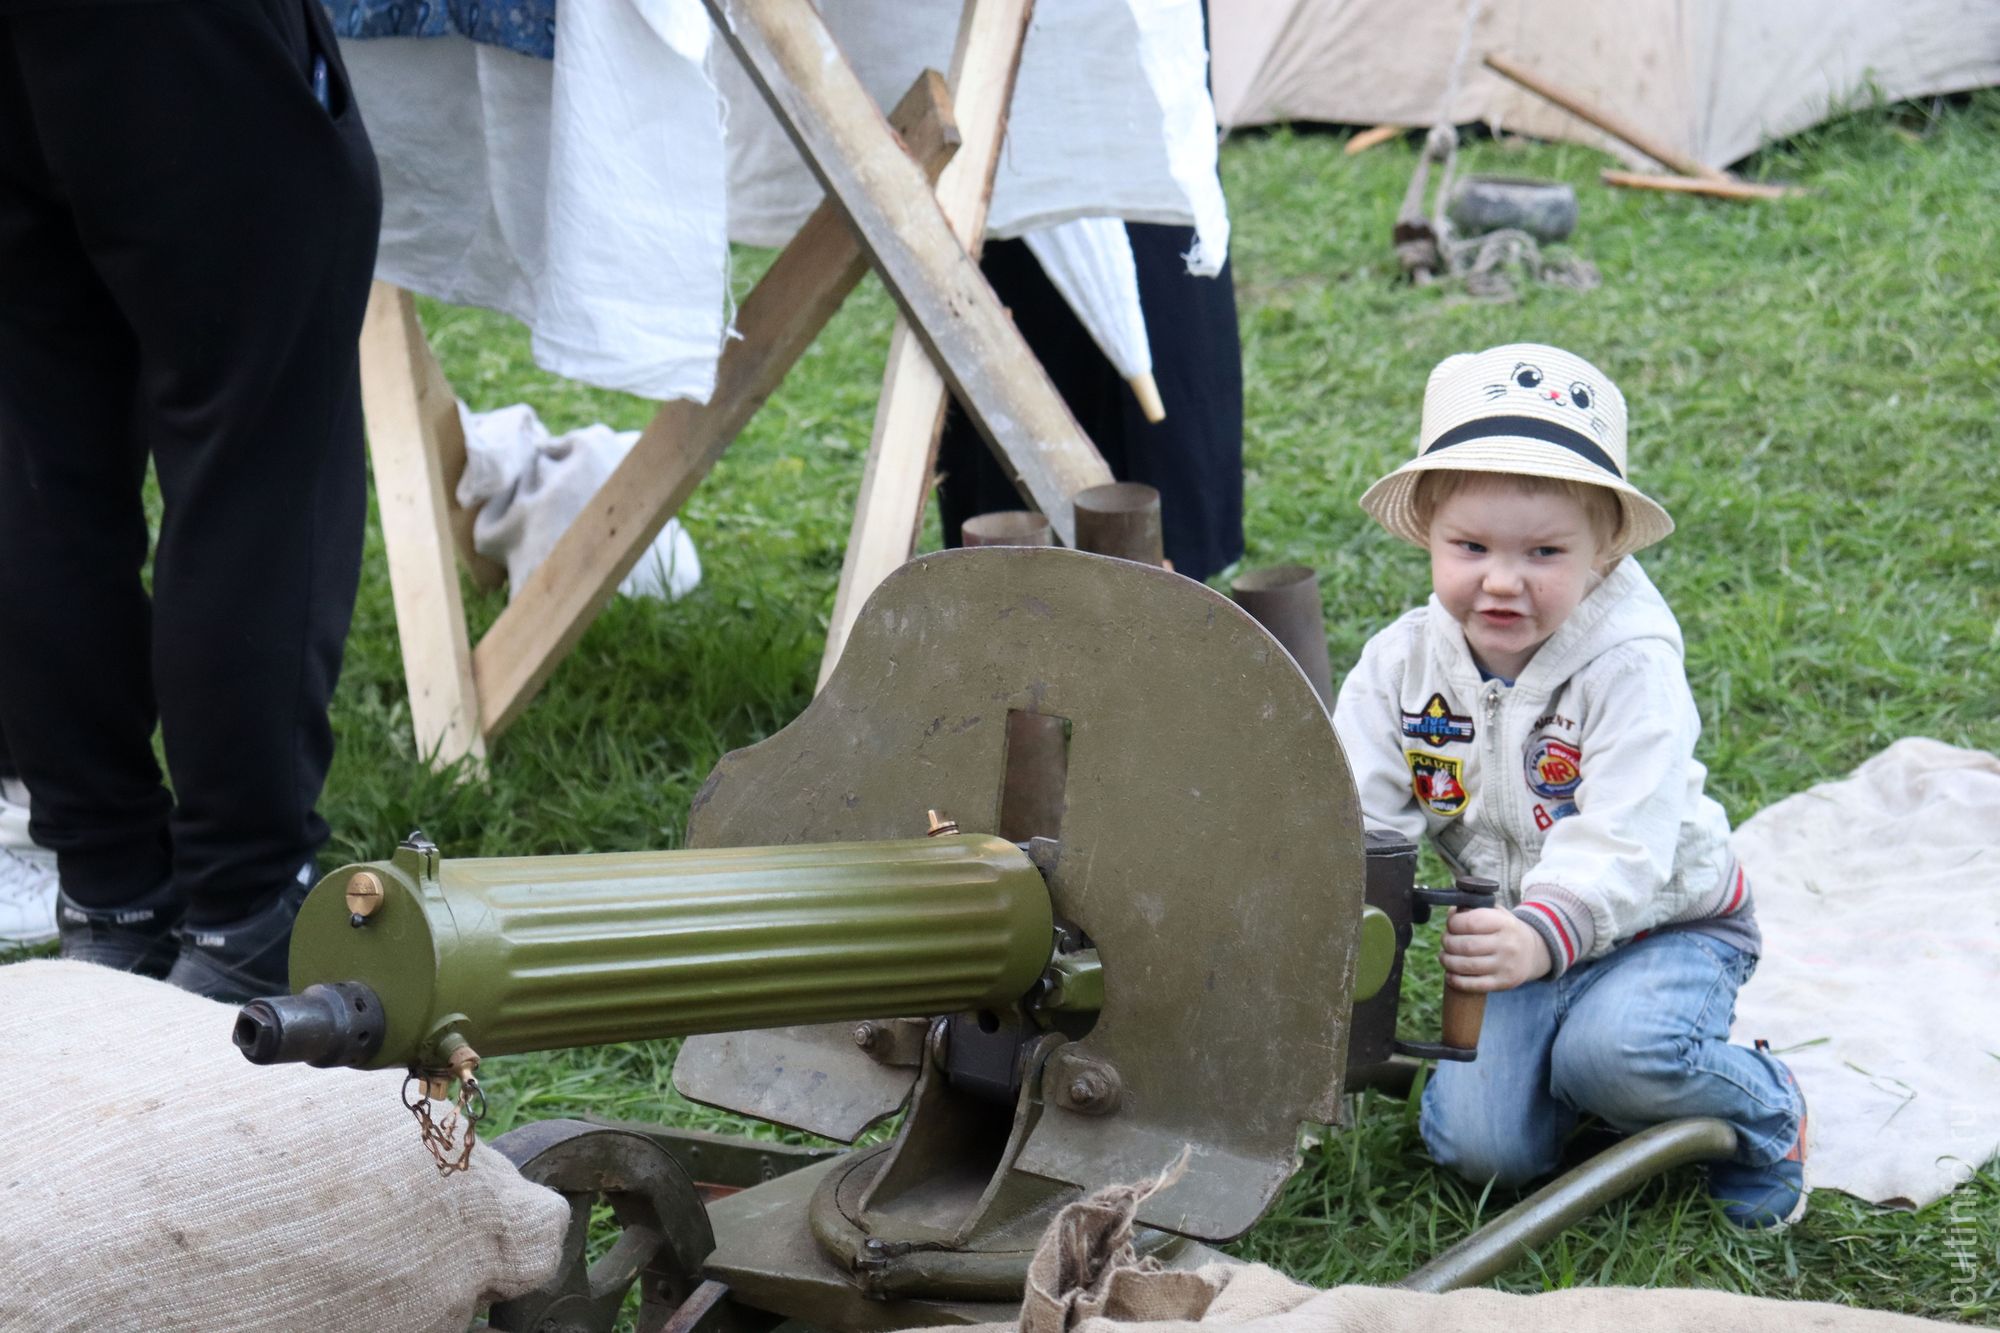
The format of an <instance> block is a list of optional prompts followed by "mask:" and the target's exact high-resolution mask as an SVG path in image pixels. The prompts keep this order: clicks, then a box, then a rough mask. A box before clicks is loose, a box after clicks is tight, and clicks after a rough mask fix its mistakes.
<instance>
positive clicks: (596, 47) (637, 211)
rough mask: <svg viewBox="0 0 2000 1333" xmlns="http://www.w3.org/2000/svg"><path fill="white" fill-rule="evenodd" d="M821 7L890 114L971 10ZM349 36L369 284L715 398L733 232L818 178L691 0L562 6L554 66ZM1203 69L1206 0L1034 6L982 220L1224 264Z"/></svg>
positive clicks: (797, 209) (563, 364) (445, 40)
mask: <svg viewBox="0 0 2000 1333" xmlns="http://www.w3.org/2000/svg"><path fill="white" fill-rule="evenodd" d="M823 10H824V12H825V16H826V19H827V22H828V26H829V27H830V28H831V29H832V30H833V32H834V35H835V37H836V38H837V39H838V40H839V41H840V42H841V44H842V47H843V49H844V50H845V51H846V52H847V54H848V57H849V59H850V60H851V61H852V62H853V63H854V65H855V67H856V70H857V72H858V74H859V75H860V77H861V79H862V80H863V82H864V83H865V84H866V85H867V86H868V88H869V89H870V91H871V92H873V93H874V94H875V96H876V97H877V99H878V100H880V101H882V102H884V103H885V104H893V102H894V101H895V99H897V98H899V97H900V96H901V95H902V94H903V92H904V91H905V90H906V89H907V88H908V87H909V85H910V84H911V82H913V81H914V80H915V78H916V76H917V74H918V73H919V72H920V71H921V70H922V69H923V68H925V67H926V66H928V67H931V68H936V69H940V70H944V69H948V68H949V65H950V61H951V52H952V46H953V43H954V40H955V38H956V35H957V28H958V18H959V12H960V0H826V3H825V4H824V5H823ZM341 52H342V55H343V57H344V58H345V60H346V62H347V66H348V69H349V72H350V73H351V75H352V77H353V81H354V84H355V91H356V100H357V101H358V103H359V105H360V107H361V110H362V114H363V116H364V117H365V118H366V122H367V125H368V130H369V134H370V136H371V138H372V139H373V140H374V143H375V150H376V155H377V157H378V159H379V160H380V161H381V164H382V178H383V197H384V209H383V226H382V245H381V251H380V256H379V258H378V261H377V268H376V272H377V276H379V277H381V278H383V279H384V280H386V281H389V282H393V283H396V284H397V285H398V286H402V287H406V288H409V289H410V290H412V291H417V292H421V293H424V294H426V295H429V296H434V297H437V298H439V299H441V300H445V301H450V302H453V303H454V304H464V305H479V306H486V307H489V308H492V309H496V310H501V311H504V312H506V313H507V314H510V315H513V316H514V317H515V318H517V319H520V320H522V321H523V322H524V323H526V324H527V325H529V327H530V328H531V329H532V330H533V335H534V355H535V359H536V362H537V363H538V364H539V365H541V366H542V367H543V368H544V369H547V370H550V371H553V372H555V373H556V374H560V375H563V376H566V377H568V378H572V379H577V380H581V381H583V382H585V383H588V384H595V385H598V386H601V387H604V388H610V389H618V390H622V391H625V392H629V393H635V394H640V395H642V396H644V397H647V398H654V399H668V398H689V399H694V400H696V401H706V400H707V398H708V396H709V394H710V393H711V392H712V390H713V388H714V375H715V361H716V358H717V356H718V355H719V354H720V351H721V347H722V343H723V339H724V336H725V333H726V319H727V313H728V312H727V274H728V242H729V240H730V239H731V238H734V239H736V240H738V241H742V242H745V243H749V244H761V245H777V244H782V243H783V242H784V241H785V240H787V239H789V237H790V235H791V233H792V232H793V231H794V230H796V229H797V227H798V225H799V224H800V223H801V222H803V221H804V219H805V217H806V216H807V215H808V214H809V213H810V212H811V211H812V209H813V207H814V206H815V205H816V204H817V202H818V199H819V190H818V186H817V185H816V183H815V182H814V181H813V179H812V177H811V176H810V174H809V173H808V172H807V170H806V167H805V165H804V163H803V162H802V161H801V160H800V159H799V157H798V154H797V151H796V150H795V149H794V148H793V147H792V145H791V142H790V140H789V139H787V138H786V137H785V136H784V133H783V131H782V130H781V129H780V128H779V126H778V124H777V122H776V120H775V119H774V118H773V117H772V116H771V114H770V112H769V110H768V109H767V108H766V107H765V105H764V102H763V98H762V97H761V96H760V95H759V94H758V93H757V92H756V91H755V89H754V88H753V87H752V85H751V84H750V81H749V77H748V75H746V74H745V73H744V71H743V70H742V68H741V66H740V65H739V64H738V63H737V61H736V59H735V56H734V55H733V54H732V53H731V52H730V51H729V50H728V47H727V45H726V43H723V42H721V41H719V40H717V39H716V38H715V35H714V34H713V32H712V30H711V27H710V24H709V19H708V16H707V12H706V11H705V10H704V9H703V7H702V5H701V4H700V2H699V0H596V2H594V3H589V4H571V5H567V6H564V7H563V8H562V9H561V10H560V15H559V19H558V25H557V29H556V42H555V59H554V60H553V61H552V62H545V61H538V60H534V59H531V58H530V57H527V56H522V55H517V54H514V53H512V52H508V51H504V50H500V49H498V48H495V47H490V46H482V45H475V44H474V43H472V42H470V41H468V40H466V39H465V38H462V37H430V38H375V39H366V40H344V41H343V42H342V43H341ZM1206 60H1207V58H1206V54H1205V52H1204V49H1203V45H1202V28H1201V8H1200V4H1199V0H1061V3H1047V4H1043V5H1041V6H1039V7H1038V9H1037V11H1036V17H1035V19H1034V21H1033V23H1032V25H1031V27H1030V30H1029V34H1028V39H1027V45H1026V47H1025V48H1024V51H1023V57H1022V62H1023V63H1022V67H1021V71H1020V76H1019V80H1018V82H1017V84H1016V89H1015V99H1014V110H1013V115H1012V117H1011V119H1010V122H1009V127H1010V128H1009V136H1008V139H1007V142H1006V145H1005V146H1004V148H1003V150H1002V156H1001V161H1000V165H999V170H998V174H997V178H996V181H995V185H994V196H993V205H992V208H991V210H990V211H989V214H988V229H989V232H990V233H991V234H993V235H998V236H1015V235H1019V234H1021V233H1022V232H1025V231H1027V230H1031V229H1034V228H1038V227H1043V226H1047V225H1050V224H1053V223H1057V222H1062V221H1066V220H1068V219H1072V218H1079V217H1090V216H1115V217H1122V218H1127V219H1130V220H1134V221H1141V222H1165V223H1185V224H1188V225H1189V226H1190V227H1192V228H1193V231H1194V235H1193V240H1192V242H1191V244H1190V247H1189V265H1190V268H1191V270H1192V271H1194V272H1197V273H1213V272H1215V271H1216V269H1218V268H1219V267H1220V266H1221V263H1222V261H1223V259H1224V257H1225V256H1226V254H1227V247H1228V237H1229V223H1228V217H1227V212H1226V210H1225V208H1224V205H1223V199H1222V187H1221V183H1220V181H1219V179H1218V178H1217V176H1216V171H1215V122H1214V111H1213V106H1212V104H1211V103H1210V101H1209V98H1208V90H1207V86H1206V83H1205V73H1206ZM718 90H719V91H718ZM725 124H726V143H725Z"/></svg>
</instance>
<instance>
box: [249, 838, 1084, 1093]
mask: <svg viewBox="0 0 2000 1333" xmlns="http://www.w3.org/2000/svg"><path fill="white" fill-rule="evenodd" d="M365 873H372V874H373V875H374V876H375V877H376V879H378V880H379V881H380V884H381V888H382V893H381V897H380V900H379V905H377V904H375V903H371V904H370V907H371V909H372V910H370V911H369V913H368V914H367V915H366V916H362V917H355V916H353V914H352V913H351V911H350V905H349V903H348V901H347V896H346V895H347V890H348V888H349V886H350V885H351V884H352V883H354V881H355V879H356V877H357V876H359V875H363V874H365ZM363 882H364V883H365V881H363ZM357 922H358V924H356V923H357ZM1052 929H1053V923H1052V920H1051V914H1050V906H1049V893H1048V888H1047V886H1046V884H1045V883H1044V882H1043V880H1042V876H1041V872H1040V871H1038V870H1037V869H1036V868H1035V867H1034V865H1033V863H1032V862H1030V861H1029V860H1028V858H1027V856H1026V855H1024V854H1023V853H1022V852H1021V850H1020V849H1019V848H1017V847H1015V846H1014V845H1013V844H1012V843H1009V842H1005V841H1002V840H1001V839H999V838H994V837H989V836H979V835H959V836H947V837H935V838H913V839H905V840H897V841H881V842H865V843H825V844H815V845H804V846H793V847H744V848H724V849H715V850H698V851H677V852H649V853H630V854H614V855H603V856H546V857H503V858H494V859H488V860H446V859H443V858H440V857H439V856H438V855H437V853H436V852H435V850H432V849H429V848H421V847H420V848H411V847H405V848H403V849H400V850H399V851H398V852H397V853H396V855H395V857H394V858H393V859H392V860H391V861H388V862H373V863H368V864H364V865H353V866H347V867H345V868H343V869H341V870H339V871H336V872H335V873H333V874H332V875H329V876H328V877H327V878H326V879H325V880H323V881H321V883H320V884H319V886H318V887H316V888H315V889H314V890H313V892H312V893H311V894H310V895H309V896H308V897H307V899H306V901H305V904H304V906H303V907H302V908H301V909H300V911H299V918H298V924H297V927H296V928H295V930H294V932H293V936H292V955H291V982H292V987H293V989H294V990H295V991H304V990H305V989H306V988H307V987H308V986H311V985H314V984H315V983H334V982H359V983H361V984H363V985H365V986H367V987H368V988H369V989H370V990H372V991H373V993H374V995H375V996H376V997H377V998H379V1000H380V1002H381V1019H382V1024H383V1037H382V1041H381V1044H380V1046H379V1048H378V1049H374V1050H373V1052H372V1054H371V1055H369V1056H368V1057H367V1058H365V1060H362V1059H356V1060H354V1061H344V1062H354V1063H362V1064H364V1066H365V1067H367V1068H371V1069H381V1068H389V1067H394V1066H402V1065H421V1066H426V1067H439V1066H442V1065H443V1064H445V1063H447V1062H448V1061H449V1058H450V1055H451V1052H452V1050H453V1049H454V1048H456V1047H457V1046H458V1045H460V1044H461V1043H464V1044H470V1045H471V1046H472V1047H473V1048H475V1049H476V1050H477V1051H478V1052H479V1054H481V1055H482V1056H491V1055H505V1054H510V1053H513V1052H517V1051H532V1050H543V1049H549V1048H553V1047H567V1046H588V1045H598V1044H603V1043H607V1042H618V1041H636V1040H644V1039H648V1038H656V1037H669V1036H686V1035H690V1034H692V1033H697V1032H725V1031H734V1030H737V1029H743V1028H757V1027H779V1026H788V1025H791V1024H798V1023H816V1022H831V1021H835V1020H841V1019H849V1018H855V1019H859V1018H889V1017H899V1016H905V1015H932V1014H945V1013H956V1012H959V1011H962V1010H968V1009H979V1008H986V1007H995V1006H1001V1005H1006V1004H1009V1003H1012V1002H1013V1001H1015V1000H1017V999H1019V998H1020V997H1021V996H1022V995H1023V994H1024V993H1025V992H1027V991H1028V989H1029V988H1030V987H1031V986H1033V984H1034V983H1035V981H1036V979H1037V978H1038V977H1040V975H1041V973H1042V969H1043V968H1044V967H1045V966H1046V965H1047V963H1048V961H1049V954H1050V948H1051V938H1052ZM319 994H322V995H324V994H327V992H320V993H319ZM246 1012H247V1011H246ZM371 1017H372V1015H371ZM363 1035H366V1034H363ZM241 1040H242V1038H241V1037H239V1042H240V1041H241ZM248 1049H249V1048H248V1047H247V1046H246V1051H247V1050H248ZM253 1058H255V1057H253ZM290 1058H299V1057H290Z"/></svg>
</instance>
